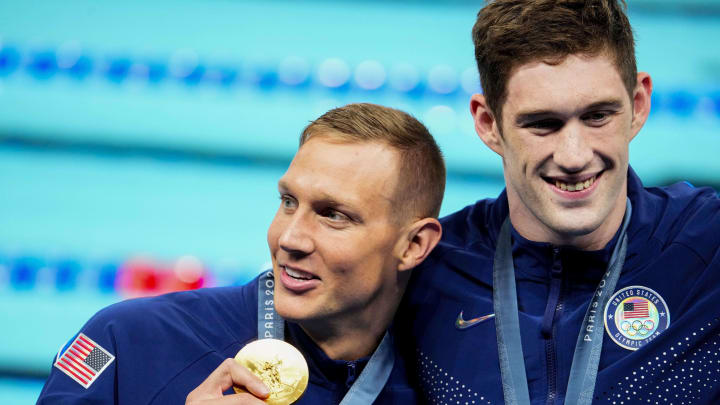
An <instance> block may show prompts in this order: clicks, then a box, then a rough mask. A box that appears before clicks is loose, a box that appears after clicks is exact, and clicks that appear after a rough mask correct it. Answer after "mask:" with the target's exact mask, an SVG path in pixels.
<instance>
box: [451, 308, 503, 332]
mask: <svg viewBox="0 0 720 405" xmlns="http://www.w3.org/2000/svg"><path fill="white" fill-rule="evenodd" d="M494 317H495V314H490V315H483V316H480V317H477V318H473V319H469V320H467V321H466V320H464V319H463V312H462V311H460V314H459V315H458V317H457V319H456V320H455V327H456V328H458V329H460V330H463V329H467V328H472V327H473V326H475V325H477V324H479V323H482V322H485V321H487V320H488V319H490V318H494Z"/></svg>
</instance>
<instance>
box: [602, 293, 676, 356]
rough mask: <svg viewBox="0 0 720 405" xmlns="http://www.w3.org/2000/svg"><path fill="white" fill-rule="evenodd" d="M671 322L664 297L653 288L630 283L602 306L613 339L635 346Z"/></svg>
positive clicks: (652, 337) (619, 342)
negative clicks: (630, 284)
mask: <svg viewBox="0 0 720 405" xmlns="http://www.w3.org/2000/svg"><path fill="white" fill-rule="evenodd" d="M668 326H670V312H669V311H668V307H667V304H666V303H665V300H663V298H662V297H661V296H660V294H658V293H656V292H655V291H654V290H651V289H650V288H647V287H643V286H637V285H635V286H630V287H625V288H623V289H622V290H619V291H617V292H616V293H615V294H613V296H612V297H610V302H608V304H607V306H605V330H606V331H607V333H608V335H610V337H611V338H612V340H613V341H615V343H617V344H618V345H620V346H622V347H624V348H626V349H628V350H637V349H639V348H641V347H643V346H645V345H646V344H648V343H649V342H651V341H652V340H653V339H655V338H656V337H658V336H659V335H660V333H662V332H663V331H664V330H665V329H667V328H668Z"/></svg>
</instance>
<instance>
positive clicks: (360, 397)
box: [258, 270, 395, 405]
mask: <svg viewBox="0 0 720 405" xmlns="http://www.w3.org/2000/svg"><path fill="white" fill-rule="evenodd" d="M274 287H275V278H274V277H273V271H272V270H268V271H266V272H265V273H263V274H262V275H261V276H260V278H259V279H258V339H280V340H285V320H284V319H282V317H280V315H278V313H277V312H276V311H275V305H274V295H273V294H274ZM394 365H395V352H394V351H393V344H392V337H391V336H390V334H389V333H388V332H385V335H384V336H383V338H382V340H381V341H380V345H379V346H378V347H377V349H375V352H374V353H373V354H372V356H371V357H370V360H368V363H367V365H365V368H364V369H363V371H362V372H361V373H360V375H359V376H358V378H357V380H355V382H354V383H353V385H352V386H350V389H349V390H348V392H347V394H345V397H343V399H342V401H341V402H340V405H367V404H371V403H373V402H375V399H376V398H377V397H378V395H380V391H382V389H383V387H385V384H386V383H387V381H388V379H389V378H390V373H391V372H392V369H393V366H394Z"/></svg>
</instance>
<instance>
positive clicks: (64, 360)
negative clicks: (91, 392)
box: [55, 333, 115, 388]
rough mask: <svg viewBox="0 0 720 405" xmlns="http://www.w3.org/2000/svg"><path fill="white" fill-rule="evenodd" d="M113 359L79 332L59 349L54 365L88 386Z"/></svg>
mask: <svg viewBox="0 0 720 405" xmlns="http://www.w3.org/2000/svg"><path fill="white" fill-rule="evenodd" d="M113 360H115V356H113V355H112V354H110V353H109V352H108V351H107V350H105V349H103V348H102V347H101V346H100V345H99V344H97V343H95V342H94V341H93V340H92V339H90V338H89V337H87V336H85V335H84V334H82V333H79V334H78V335H77V336H76V337H75V339H73V340H72V341H71V343H69V344H68V345H66V346H65V347H64V348H62V349H61V350H60V352H59V353H58V355H57V358H56V360H55V367H57V368H58V369H59V370H60V371H62V372H63V373H65V374H66V375H67V376H68V377H70V378H72V379H73V380H75V381H77V382H78V383H79V384H80V385H82V386H83V387H85V388H88V387H90V384H92V383H93V382H94V381H95V380H97V378H98V377H99V376H100V374H102V372H103V371H105V369H106V368H107V367H108V366H109V365H110V363H112V362H113Z"/></svg>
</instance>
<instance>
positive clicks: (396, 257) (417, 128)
mask: <svg viewBox="0 0 720 405" xmlns="http://www.w3.org/2000/svg"><path fill="white" fill-rule="evenodd" d="M444 187H445V166H444V162H443V158H442V155H441V153H440V150H439V148H438V147H437V145H436V143H435V141H434V139H433V138H432V136H431V135H430V133H429V132H428V131H427V129H426V128H425V127H424V126H423V125H422V124H421V123H420V122H418V121H417V120H416V119H415V118H413V117H412V116H410V115H408V114H406V113H404V112H401V111H398V110H394V109H390V108H386V107H381V106H377V105H373V104H351V105H347V106H345V107H341V108H336V109H334V110H331V111H329V112H327V113H326V114H324V115H323V116H321V117H320V118H318V119H317V120H315V121H313V122H312V123H311V124H310V125H309V126H308V127H307V128H306V129H305V131H304V132H303V134H302V138H301V140H300V147H299V149H298V151H297V154H296V155H295V157H294V159H293V160H292V163H291V164H290V167H289V168H288V170H287V172H286V173H285V175H284V176H283V177H282V178H281V179H280V181H279V182H278V192H279V197H280V198H279V200H280V205H279V208H278V210H277V213H276V214H275V218H274V219H273V222H272V224H271V225H270V228H269V230H268V235H267V239H268V245H269V247H270V253H271V256H272V264H273V268H272V270H270V271H267V272H264V273H263V274H262V275H260V276H259V277H258V278H256V279H254V280H253V281H252V282H250V283H249V284H247V285H245V286H241V287H225V288H211V289H201V290H195V291H188V292H180V293H175V294H168V295H164V296H160V297H155V298H143V299H137V300H129V301H125V302H122V303H119V304H115V305H113V306H110V307H109V308H106V309H104V310H102V311H100V312H99V313H98V314H97V315H95V316H94V317H93V318H92V319H91V320H90V321H89V322H88V323H87V324H86V325H85V326H84V327H83V328H82V330H81V332H80V334H79V335H78V337H77V339H73V340H71V342H74V341H77V340H78V339H79V340H80V343H79V344H78V345H79V346H80V348H79V349H78V350H79V351H80V352H82V351H83V350H84V347H85V345H87V344H93V345H95V349H97V350H98V351H100V352H101V353H100V354H97V355H90V356H88V357H87V358H88V359H91V360H88V361H89V363H86V362H85V360H83V359H82V353H79V355H80V357H78V356H77V355H76V354H75V353H73V351H74V349H73V347H75V346H76V345H75V344H74V343H73V344H69V345H68V347H69V348H66V349H63V350H61V352H60V353H58V356H57V358H56V361H55V362H54V367H53V371H52V373H51V375H50V378H49V379H48V381H47V383H46V385H45V387H44V389H43V391H42V394H41V396H40V399H39V401H38V403H40V404H55V403H62V404H81V403H82V404H85V403H102V404H132V405H137V404H178V403H182V402H186V403H188V404H193V405H210V404H231V403H235V404H240V403H246V404H252V403H256V404H263V403H265V402H264V401H263V400H262V399H264V398H267V397H268V395H274V394H275V391H274V390H275V389H276V388H277V389H281V388H282V387H281V386H277V387H276V386H264V385H263V384H262V383H261V381H260V380H259V379H258V378H257V377H255V376H253V375H252V374H250V373H249V372H248V370H247V369H245V368H243V367H241V366H240V365H239V364H237V363H236V362H235V361H233V360H232V359H231V358H232V357H234V356H235V354H236V353H237V352H238V350H240V348H242V347H243V346H245V345H246V344H247V343H249V342H252V341H255V340H257V339H264V338H275V339H280V340H285V341H287V342H289V343H291V344H292V345H294V346H295V347H296V348H297V349H299V351H300V352H302V354H303V355H304V357H305V358H306V360H307V363H308V366H309V383H308V387H307V390H306V391H305V393H304V394H303V395H302V397H300V399H299V400H298V401H297V402H296V403H297V404H338V403H342V404H363V405H364V404H370V403H375V404H413V403H415V402H416V401H417V396H416V392H415V391H414V390H413V389H412V387H411V386H410V385H409V382H408V378H407V375H406V372H405V367H404V364H403V361H402V359H401V358H400V357H398V355H397V353H398V350H397V349H398V346H401V345H402V342H399V341H397V340H396V339H395V338H394V334H393V333H392V332H391V331H389V326H390V323H391V321H392V319H393V315H394V313H395V310H396V308H397V306H398V304H399V303H400V299H401V297H402V294H403V292H404V290H405V286H406V285H407V281H408V279H409V274H410V270H411V269H412V268H413V267H415V266H416V265H417V264H419V263H421V262H422V261H423V260H424V259H425V257H427V255H428V253H429V252H430V251H431V250H432V249H433V247H434V246H435V245H436V244H437V242H438V240H439V239H440V235H441V228H440V224H439V222H438V220H437V215H438V213H439V211H440V205H441V202H442V197H443V192H444ZM86 342H91V343H86ZM95 349H93V350H95ZM91 368H92V370H91ZM95 368H98V369H95ZM93 372H94V373H93ZM276 385H277V384H276ZM233 386H235V387H240V388H243V389H245V390H246V392H243V393H233V390H232V389H231V388H232V387H233ZM273 399H275V400H277V398H273ZM272 403H278V402H272Z"/></svg>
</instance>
